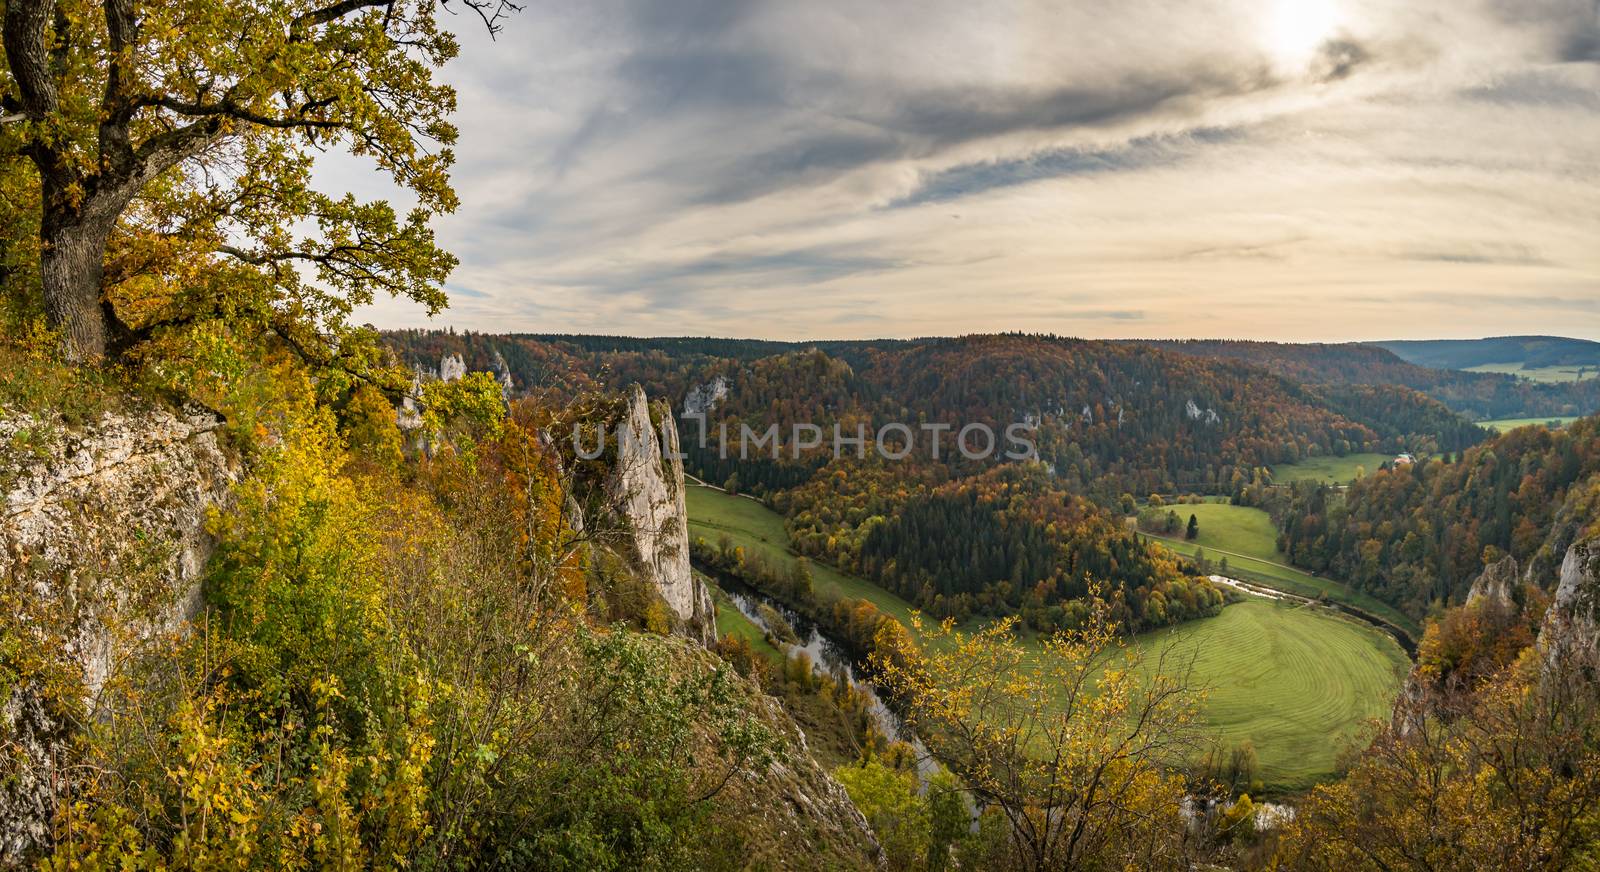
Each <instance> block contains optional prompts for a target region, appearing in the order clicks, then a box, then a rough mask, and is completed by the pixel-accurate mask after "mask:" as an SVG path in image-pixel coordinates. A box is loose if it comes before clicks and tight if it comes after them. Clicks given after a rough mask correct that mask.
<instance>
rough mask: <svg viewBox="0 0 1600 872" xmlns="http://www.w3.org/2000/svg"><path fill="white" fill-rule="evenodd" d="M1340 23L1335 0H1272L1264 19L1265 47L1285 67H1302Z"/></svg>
mask: <svg viewBox="0 0 1600 872" xmlns="http://www.w3.org/2000/svg"><path fill="white" fill-rule="evenodd" d="M1339 23H1340V22H1339V7H1338V5H1337V3H1336V2H1335V0H1274V4H1273V9H1272V14H1271V15H1270V16H1269V17H1268V20H1267V32H1266V41H1267V49H1268V51H1270V52H1271V53H1272V55H1273V57H1274V58H1275V59H1276V60H1277V62H1278V64H1279V65H1280V66H1282V67H1283V68H1284V69H1285V70H1292V71H1299V70H1302V69H1304V68H1305V66H1306V65H1307V64H1308V63H1310V61H1311V59H1312V58H1313V57H1315V55H1316V53H1317V49H1318V48H1320V47H1321V46H1322V44H1323V43H1324V42H1326V41H1327V40H1328V39H1330V38H1331V37H1332V36H1333V35H1334V32H1335V31H1336V30H1337V29H1338V27H1339Z"/></svg>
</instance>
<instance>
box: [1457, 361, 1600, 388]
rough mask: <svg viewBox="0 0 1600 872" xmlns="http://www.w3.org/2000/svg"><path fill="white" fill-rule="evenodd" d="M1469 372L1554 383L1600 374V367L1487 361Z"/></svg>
mask: <svg viewBox="0 0 1600 872" xmlns="http://www.w3.org/2000/svg"><path fill="white" fill-rule="evenodd" d="M1466 371H1467V372H1495V373H1500V374H1502V375H1514V376H1517V377H1518V378H1525V379H1527V380H1529V381H1536V382H1544V383H1546V384H1553V383H1558V382H1574V381H1582V380H1583V379H1587V378H1595V377H1596V376H1600V367H1596V366H1593V365H1590V366H1572V365H1568V366H1538V367H1533V368H1531V369H1523V367H1522V364H1520V363H1485V364H1481V365H1479V366H1469V367H1467V370H1466Z"/></svg>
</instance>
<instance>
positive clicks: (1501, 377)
mask: <svg viewBox="0 0 1600 872" xmlns="http://www.w3.org/2000/svg"><path fill="white" fill-rule="evenodd" d="M1139 344H1141V345H1152V346H1155V347H1157V348H1163V349H1167V350H1170V351H1176V352H1180V353H1183V354H1192V355H1196V356H1200V357H1208V358H1217V359H1227V360H1242V361H1247V362H1249V363H1252V364H1255V365H1257V366H1261V367H1265V368H1267V369H1270V370H1272V371H1273V372H1276V373H1279V374H1281V375H1285V376H1288V377H1289V378H1292V379H1295V380H1296V381H1300V382H1304V383H1306V384H1353V385H1377V384H1390V385H1403V386H1405V387H1408V388H1411V389H1413V390H1416V391H1421V392H1422V393H1425V394H1427V395H1428V396H1430V397H1433V398H1434V399H1436V400H1438V401H1440V402H1441V403H1444V404H1445V405H1446V406H1448V407H1450V408H1451V409H1452V410H1454V411H1456V412H1458V413H1460V414H1462V415H1464V416H1466V417H1467V418H1470V419H1472V420H1487V419H1494V418H1521V417H1546V416H1563V415H1587V414H1592V413H1594V412H1595V411H1600V381H1597V380H1593V379H1589V380H1585V381H1581V382H1568V383H1560V384H1539V383H1535V382H1530V381H1527V380H1524V379H1519V378H1517V377H1516V376H1513V375H1507V374H1502V373H1488V372H1461V371H1458V370H1452V369H1432V368H1429V367H1426V366H1418V365H1417V364H1414V363H1407V362H1406V361H1404V360H1402V359H1401V358H1399V357H1397V356H1396V355H1395V354H1394V353H1393V352H1391V351H1388V350H1386V349H1383V348H1379V347H1378V346H1376V345H1364V344H1360V343H1342V344H1334V345H1329V344H1322V343H1309V344H1290V343H1282V342H1246V341H1235V340H1219V339H1190V340H1181V341H1172V340H1141V341H1140V342H1139Z"/></svg>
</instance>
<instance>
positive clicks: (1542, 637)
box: [1539, 537, 1600, 680]
mask: <svg viewBox="0 0 1600 872" xmlns="http://www.w3.org/2000/svg"><path fill="white" fill-rule="evenodd" d="M1539 649H1540V651H1541V653H1542V654H1543V655H1544V657H1545V662H1546V663H1555V662H1557V661H1558V660H1559V661H1561V662H1564V663H1567V664H1576V665H1578V666H1579V667H1580V669H1581V670H1583V671H1582V672H1581V673H1580V674H1582V675H1584V676H1586V677H1587V678H1588V679H1589V680H1594V679H1595V678H1596V675H1597V672H1600V670H1597V667H1600V537H1595V538H1591V539H1587V540H1584V541H1580V542H1576V543H1574V544H1573V545H1572V546H1571V547H1569V548H1568V549H1567V554H1566V557H1565V558H1564V559H1563V560H1562V561H1561V572H1560V575H1559V580H1558V581H1557V583H1556V590H1555V597H1554V599H1553V601H1552V602H1551V603H1550V608H1549V610H1548V611H1546V612H1545V616H1544V625H1543V626H1542V627H1541V628H1540V630H1539Z"/></svg>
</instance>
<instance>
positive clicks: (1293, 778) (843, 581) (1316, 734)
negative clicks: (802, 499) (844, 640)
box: [688, 487, 1409, 792]
mask: <svg viewBox="0 0 1600 872" xmlns="http://www.w3.org/2000/svg"><path fill="white" fill-rule="evenodd" d="M688 501H689V534H690V535H691V536H702V537H704V538H705V539H706V540H707V541H710V542H715V541H716V540H717V538H718V537H719V536H722V535H727V536H728V537H729V538H731V539H732V540H733V541H734V543H735V544H737V545H742V546H744V547H745V548H747V549H754V550H759V551H761V552H763V553H765V554H766V555H767V556H768V557H769V558H771V559H773V560H781V561H788V562H792V561H793V560H794V559H795V558H794V555H793V553H792V552H790V551H789V548H788V536H787V534H786V533H785V531H784V527H783V519H782V518H781V517H780V516H779V515H777V514H776V513H775V512H773V511H771V510H770V509H768V508H766V507H765V506H763V505H761V504H760V503H757V502H755V501H754V500H749V499H745V498H743V497H730V496H728V495H727V494H724V493H721V492H720V491H716V490H712V489H710V488H701V487H691V488H689V495H688ZM1208 506H1216V507H1217V508H1207V507H1208ZM1235 508H1238V507H1234V506H1225V505H1220V504H1206V506H1182V507H1179V509H1180V510H1183V517H1184V520H1185V521H1187V520H1188V514H1189V512H1188V511H1187V510H1191V509H1204V510H1205V511H1207V513H1208V515H1211V516H1213V517H1212V521H1213V523H1212V525H1211V526H1212V531H1211V535H1212V536H1213V537H1215V541H1226V542H1229V543H1231V544H1235V545H1242V546H1244V547H1247V548H1251V549H1253V550H1256V551H1259V550H1260V549H1261V548H1262V547H1263V546H1262V530H1261V529H1260V526H1259V524H1258V523H1256V522H1254V521H1244V520H1243V516H1242V515H1236V514H1235V513H1232V512H1218V509H1235ZM1194 513H1195V514H1196V515H1199V514H1200V512H1199V511H1195V512H1194ZM1262 514H1263V516H1264V514H1265V513H1262ZM1218 518H1227V519H1230V520H1232V521H1235V522H1238V523H1236V524H1235V525H1234V526H1237V527H1239V529H1232V530H1230V529H1226V528H1227V527H1228V526H1229V524H1227V523H1224V522H1222V521H1218V520H1217V519H1218ZM1206 523H1207V521H1206V519H1205V518H1202V519H1201V520H1200V524H1201V530H1202V536H1204V535H1205V534H1206ZM1267 526H1268V529H1269V530H1270V527H1271V525H1270V523H1269V524H1268V525H1267ZM1274 540H1275V537H1274V536H1268V537H1267V538H1266V539H1265V542H1266V546H1265V547H1267V548H1271V547H1272V546H1273V544H1274ZM1183 545H1190V543H1175V545H1174V547H1182V546H1183ZM1190 547H1194V546H1193V545H1190ZM1210 550H1212V549H1211V548H1208V551H1210ZM1213 556H1214V557H1218V556H1221V555H1220V554H1213ZM1231 559H1232V558H1230V560H1231ZM1240 559H1241V560H1249V559H1250V558H1247V557H1241V558H1240ZM1263 565H1268V564H1263ZM813 570H814V576H815V585H816V587H817V588H818V589H819V590H832V591H835V592H838V593H840V594H842V595H845V596H852V597H864V598H866V599H870V600H871V601H872V602H873V603H875V604H876V605H877V606H878V608H879V609H881V610H883V611H884V612H885V613H887V614H891V615H894V616H895V617H897V618H899V619H900V620H901V622H902V623H908V622H909V617H910V613H911V606H910V604H909V603H907V602H906V601H905V600H902V599H901V598H899V597H898V596H895V595H894V594H892V593H889V592H888V591H885V590H883V589H882V588H879V587H877V586H876V585H873V584H871V583H869V582H867V581H864V580H862V579H859V578H853V577H851V576H847V575H844V574H843V573H840V572H838V571H837V570H835V569H833V568H832V567H828V566H825V565H822V564H814V565H813ZM1305 578H1306V579H1307V581H1308V582H1310V583H1313V584H1314V585H1321V586H1328V585H1333V583H1332V582H1327V581H1325V580H1322V579H1311V578H1310V576H1305ZM1278 586H1282V587H1286V588H1287V587H1288V585H1286V584H1281V583H1280V584H1279V585H1278ZM1308 592H1310V593H1311V594H1313V595H1314V594H1315V593H1316V592H1317V591H1316V590H1310V591H1308ZM736 614H737V613H736ZM739 617H740V619H741V620H742V616H739ZM745 623H747V624H748V621H746V622H745ZM729 626H730V630H728V631H730V632H731V631H733V630H732V629H731V627H732V626H733V625H732V623H731V622H730V624H729ZM722 627H723V625H722V616H721V615H720V614H719V616H718V628H719V630H721V629H722ZM752 629H753V625H752ZM757 635H759V633H758V634H757ZM1024 641H1025V642H1028V643H1030V644H1031V643H1032V641H1033V640H1032V639H1031V638H1030V637H1027V636H1024ZM752 644H754V643H752ZM1132 644H1133V645H1134V646H1135V647H1137V648H1139V649H1142V650H1143V651H1145V652H1147V653H1151V654H1153V653H1155V652H1157V651H1159V650H1160V649H1161V648H1162V647H1164V646H1168V645H1171V646H1174V647H1175V652H1176V653H1177V654H1180V655H1184V656H1193V657H1194V666H1195V677H1196V680H1197V681H1198V682H1199V683H1200V684H1202V685H1204V686H1205V687H1206V688H1207V696H1206V699H1205V701H1204V703H1203V705H1202V708H1201V719H1202V723H1203V724H1204V725H1205V729H1206V731H1207V733H1208V734H1209V735H1211V736H1213V737H1214V738H1215V739H1216V740H1217V741H1219V742H1221V743H1223V745H1224V747H1231V746H1233V745H1236V744H1238V743H1239V742H1241V741H1244V740H1246V739H1248V740H1249V741H1250V742H1251V743H1252V744H1253V745H1254V746H1255V749H1256V755H1257V759H1258V761H1259V765H1260V775H1261V778H1262V780H1263V782H1264V783H1265V785H1266V787H1267V789H1268V791H1269V792H1291V791H1295V790H1300V789H1303V788H1305V787H1307V786H1309V785H1311V784H1313V783H1315V782H1317V781H1319V780H1324V779H1326V778H1328V777H1331V776H1332V775H1334V774H1335V763H1336V762H1337V758H1338V755H1339V753H1340V751H1341V750H1342V749H1343V748H1344V747H1345V746H1346V745H1347V744H1349V743H1350V742H1351V741H1352V740H1354V739H1355V738H1356V737H1357V736H1358V735H1359V733H1360V732H1361V730H1362V729H1363V728H1364V725H1365V723H1366V721H1367V720H1368V719H1371V718H1377V717H1382V716H1384V715H1385V714H1386V713H1387V711H1388V708H1389V706H1390V705H1391V703H1392V701H1393V699H1394V695H1395V692H1396V691H1397V690H1398V689H1399V686H1400V682H1401V681H1402V680H1403V678H1404V676H1405V671H1406V669H1407V668H1408V666H1409V663H1408V661H1407V660H1406V657H1405V654H1404V653H1403V652H1401V650H1400V648H1399V646H1398V645H1396V644H1395V643H1394V641H1393V640H1392V639H1390V638H1389V637H1388V636H1387V635H1385V634H1384V633H1382V632H1380V631H1378V630H1376V629H1373V628H1371V627H1368V626H1366V625H1364V624H1361V623H1359V622H1357V621H1354V620H1349V619H1345V618H1342V617H1340V616H1338V615H1335V614H1332V613H1330V612H1327V611H1325V610H1321V609H1315V608H1310V607H1293V606H1289V605H1284V604H1277V603H1272V602H1269V601H1266V600H1257V599H1251V600H1248V601H1246V602H1242V603H1236V604H1234V605H1231V606H1228V607H1227V608H1226V609H1224V610H1223V612H1222V614H1221V615H1219V616H1217V617H1214V618H1206V619H1203V620H1199V621H1191V622H1189V623H1187V624H1184V625H1182V626H1179V627H1176V628H1173V629H1169V630H1162V631H1158V632H1154V633H1146V634H1143V635H1140V636H1138V637H1136V638H1135V639H1134V640H1133V642H1132Z"/></svg>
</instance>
